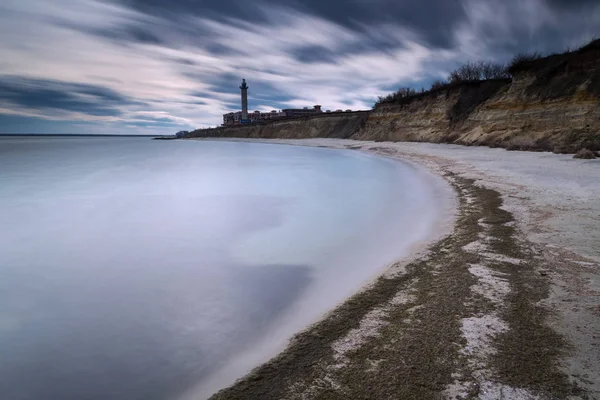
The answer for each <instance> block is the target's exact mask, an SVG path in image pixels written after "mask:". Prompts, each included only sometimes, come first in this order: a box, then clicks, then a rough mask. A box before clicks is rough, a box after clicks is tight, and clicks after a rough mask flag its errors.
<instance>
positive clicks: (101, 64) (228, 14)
mask: <svg viewBox="0 0 600 400" xmlns="http://www.w3.org/2000/svg"><path fill="white" fill-rule="evenodd" d="M251 6H252V7H250V6H249V4H248V3H247V2H242V1H241V0H221V1H215V0H206V1H203V2H194V1H190V0H183V1H179V2H176V3H173V2H166V1H161V0H143V1H142V0H130V1H125V0H123V1H116V0H115V1H97V0H55V1H52V2H48V1H44V0H5V1H4V2H3V3H2V4H1V5H0V54H2V59H1V60H0V131H5V130H6V129H7V128H4V127H3V125H5V126H8V127H10V129H12V130H14V129H15V128H14V126H15V121H17V120H16V119H15V118H16V117H17V116H18V117H19V119H18V121H21V122H22V124H23V127H22V130H23V131H29V132H31V131H36V130H40V129H41V126H42V124H44V121H45V120H48V121H50V120H51V121H60V122H61V125H60V126H62V127H64V126H66V125H67V124H68V123H69V122H72V123H85V124H86V126H87V127H88V129H92V130H94V129H96V130H98V131H99V132H100V131H102V132H104V131H106V130H107V129H109V130H110V129H115V130H119V129H125V130H127V131H129V132H136V133H171V132H174V131H176V130H180V129H191V128H195V127H204V126H211V125H212V126H214V125H217V124H220V122H221V114H223V113H224V112H227V111H231V110H235V109H237V108H238V107H239V106H238V104H237V103H238V97H239V96H238V89H237V86H238V85H239V81H240V80H241V78H246V79H247V80H248V82H249V85H250V103H251V108H253V109H261V110H268V109H281V108H284V107H301V106H311V105H313V104H322V105H323V106H324V107H325V108H331V109H337V108H342V109H347V108H352V109H365V108H370V106H371V105H372V103H373V101H374V100H375V99H376V97H377V96H378V95H381V94H385V93H386V92H387V91H389V90H392V89H393V88H395V87H397V86H400V85H410V86H415V87H420V86H421V85H423V86H427V85H428V84H429V82H430V81H431V80H433V79H437V78H439V77H443V76H445V75H446V74H447V73H448V72H449V71H450V70H451V69H452V68H454V67H455V66H456V65H457V63H459V62H462V61H465V60H472V59H478V58H493V59H497V60H500V61H503V60H506V59H507V58H509V57H510V56H511V55H512V54H514V53H515V52H517V51H520V50H529V49H541V50H543V51H560V50H562V49H564V48H565V47H566V46H569V45H574V44H580V43H582V42H583V41H584V40H587V39H588V38H590V37H591V36H592V35H593V34H594V33H595V32H594V29H596V27H597V26H600V5H598V4H597V3H596V2H593V1H571V2H567V1H558V0H522V1H517V0H508V1H504V2H497V1H491V0H460V1H459V0H456V1H452V2H448V1H446V0H444V1H442V0H429V1H422V2H418V4H417V3H416V2H409V1H395V2H390V1H387V0H373V1H366V0H365V1H359V0H352V1H341V0H340V1H330V2H322V1H316V0H308V1H304V2H297V1H291V0H289V1H278V2H274V1H271V0H259V1H257V2H252V4H251ZM9 116H11V118H12V119H11V120H10V121H11V124H8V123H6V124H3V121H8V118H9ZM27 117H30V119H28V118H27ZM28 121H29V122H28ZM125 127H127V128H125ZM63 129H64V128H63ZM44 131H45V130H44ZM119 132H120V131H119Z"/></svg>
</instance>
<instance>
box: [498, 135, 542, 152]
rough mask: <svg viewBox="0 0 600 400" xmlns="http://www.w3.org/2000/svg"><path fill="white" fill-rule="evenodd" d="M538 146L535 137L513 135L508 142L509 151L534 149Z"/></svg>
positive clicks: (507, 148)
mask: <svg viewBox="0 0 600 400" xmlns="http://www.w3.org/2000/svg"><path fill="white" fill-rule="evenodd" d="M536 148H537V146H536V145H535V141H534V140H533V139H531V138H526V137H521V136H516V137H513V138H511V139H509V140H508V142H507V143H506V150H508V151H514V150H520V151H532V150H535V149H536Z"/></svg>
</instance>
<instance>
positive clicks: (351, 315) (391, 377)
mask: <svg viewBox="0 0 600 400" xmlns="http://www.w3.org/2000/svg"><path fill="white" fill-rule="evenodd" d="M268 142H269V143H285V144H294V145H307V146H324V147H333V148H348V149H353V150H358V151H368V152H371V153H376V154H379V155H383V156H388V157H398V158H401V159H404V160H409V161H412V162H417V163H420V164H422V165H424V166H425V167H426V168H428V169H429V170H430V171H432V172H434V173H436V174H439V175H442V176H444V177H445V178H446V179H447V180H448V182H449V183H450V184H451V185H452V186H453V187H454V188H455V190H456V192H457V195H458V197H459V199H460V204H459V215H458V219H457V223H456V227H455V230H454V232H453V233H452V234H451V235H449V236H447V237H445V238H444V239H442V240H441V241H440V242H438V243H436V244H435V245H432V246H431V247H430V248H429V250H428V251H427V252H426V253H425V254H422V255H421V256H420V257H419V258H418V259H416V260H413V261H410V262H408V263H398V264H397V265H394V266H393V267H392V268H391V269H390V270H389V271H388V272H387V273H386V274H385V275H384V276H382V277H381V278H379V279H378V280H377V281H376V282H375V283H374V284H373V285H371V286H369V287H368V288H366V289H365V290H363V291H361V292H360V293H358V294H356V295H355V296H353V297H352V298H351V299H349V300H348V301H347V302H346V303H344V304H343V305H341V306H340V307H338V308H337V309H336V310H335V311H334V312H332V313H331V314H330V315H329V316H328V317H327V318H325V319H324V320H323V321H321V322H319V323H317V324H315V325H314V326H312V327H310V328H309V329H307V330H306V331H304V332H302V333H300V334H298V335H296V337H295V338H294V339H293V340H292V342H291V343H290V346H289V347H288V349H287V350H286V351H285V352H283V353H282V354H280V355H279V356H278V357H276V358H275V359H273V360H271V361H270V362H269V363H267V364H265V365H263V366H261V367H259V368H257V369H255V370H254V371H253V372H252V373H251V374H250V375H248V376H247V377H245V378H243V379H241V380H240V381H238V382H237V383H236V384H235V385H233V386H232V387H230V388H228V389H225V390H223V391H221V392H219V393H218V394H217V395H215V396H214V398H216V399H233V398H239V399H300V398H302V399H428V398H485V399H536V398H590V399H595V398H598V399H600V245H598V243H600V180H599V179H598V177H599V176H600V161H581V160H573V159H571V158H570V157H569V156H559V155H552V154H548V153H525V152H506V151H505V150H500V149H487V148H474V147H460V146H451V145H434V144H421V143H374V142H356V141H346V140H334V139H310V140H278V141H274V140H271V141H268Z"/></svg>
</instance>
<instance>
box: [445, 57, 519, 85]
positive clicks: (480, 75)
mask: <svg viewBox="0 0 600 400" xmlns="http://www.w3.org/2000/svg"><path fill="white" fill-rule="evenodd" d="M508 77H509V76H508V74H507V73H506V66H504V65H503V64H498V63H494V62H491V61H477V62H468V63H466V64H463V65H461V66H460V67H458V68H457V69H456V70H454V71H452V72H451V73H450V76H449V77H448V80H449V81H450V83H459V82H469V81H481V80H487V79H501V78H508Z"/></svg>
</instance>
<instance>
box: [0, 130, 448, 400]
mask: <svg viewBox="0 0 600 400" xmlns="http://www.w3.org/2000/svg"><path fill="white" fill-rule="evenodd" d="M432 190H433V189H432V188H431V186H430V185H427V184H426V182H424V181H423V179H422V177H420V176H418V175H417V174H416V172H415V171H414V170H413V169H412V167H410V166H408V165H405V164H402V163H398V162H393V161H390V160H384V159H379V158H374V157H370V156H366V155H362V154H360V153H357V152H351V151H345V152H344V151H336V150H329V149H320V148H303V147H291V146H278V145H267V144H250V143H228V142H208V141H203V142H199V141H175V142H164V141H151V140H149V139H147V138H139V139H138V138H136V139H131V138H120V139H119V138H117V139H114V138H24V139H19V138H0V399H2V400H13V399H15V400H16V399H18V400H45V399H60V400H70V399H73V400H82V399H86V400H95V399H98V400H101V399H102V400H105V399H111V400H120V399H123V400H135V399H144V400H145V399H174V398H178V397H179V396H181V395H184V394H185V395H186V396H187V395H189V394H190V393H193V397H198V398H202V397H205V396H207V395H208V394H210V392H211V391H213V390H216V389H218V388H219V387H221V386H223V385H226V384H228V383H231V381H232V380H235V379H236V378H237V377H239V375H240V374H243V373H244V372H246V371H247V369H248V368H251V367H252V366H254V365H255V364H257V363H259V362H261V361H264V360H266V359H268V358H269V357H270V356H272V355H273V354H275V352H276V351H277V350H278V349H280V348H281V347H282V346H283V345H285V341H286V339H287V338H288V337H289V335H290V334H292V333H294V332H295V331H297V330H299V329H302V328H303V327H305V326H306V325H307V324H309V323H311V322H312V321H314V320H315V319H316V318H318V317H319V316H320V315H322V313H323V312H325V311H327V310H329V309H330V308H332V307H333V306H334V305H335V304H337V303H338V302H339V301H341V300H343V299H344V298H345V297H347V296H348V295H349V294H351V293H352V292H353V291H355V290H356V289H357V288H358V287H360V286H361V285H362V284H364V282H365V281H367V280H368V279H370V278H372V277H373V276H374V275H375V274H377V273H378V272H379V271H381V269H382V267H385V264H386V263H389V262H391V261H393V260H394V259H395V258H397V257H398V256H400V255H402V254H403V253H404V252H405V251H406V249H407V247H408V246H409V245H410V244H411V243H413V242H414V241H416V240H419V239H422V238H423V237H424V236H425V235H426V234H427V233H428V231H429V229H431V226H432V223H433V221H435V220H436V218H437V217H438V215H437V213H436V212H435V211H434V210H435V208H436V200H435V198H434V197H435V196H434V193H433V191H432Z"/></svg>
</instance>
